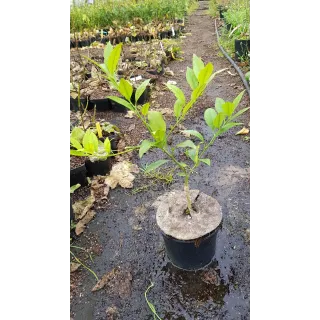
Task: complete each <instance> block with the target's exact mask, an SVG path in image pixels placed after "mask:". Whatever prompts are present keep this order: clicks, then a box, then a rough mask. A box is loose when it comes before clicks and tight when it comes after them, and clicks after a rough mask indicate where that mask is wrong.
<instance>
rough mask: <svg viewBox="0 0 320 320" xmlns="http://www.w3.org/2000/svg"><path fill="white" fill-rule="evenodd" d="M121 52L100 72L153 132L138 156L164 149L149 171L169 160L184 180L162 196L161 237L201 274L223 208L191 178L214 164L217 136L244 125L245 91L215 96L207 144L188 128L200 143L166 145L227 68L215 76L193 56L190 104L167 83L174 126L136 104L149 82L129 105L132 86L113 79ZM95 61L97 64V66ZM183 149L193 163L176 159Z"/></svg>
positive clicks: (183, 264)
mask: <svg viewBox="0 0 320 320" xmlns="http://www.w3.org/2000/svg"><path fill="white" fill-rule="evenodd" d="M120 53H121V44H119V45H117V46H115V47H114V48H113V49H112V52H111V53H110V56H109V59H108V61H107V63H106V64H105V65H104V66H101V69H102V70H103V71H104V72H105V73H106V77H107V79H108V81H109V82H110V83H111V84H112V85H113V86H114V88H116V89H117V90H118V92H119V93H120V94H121V95H122V97H123V98H119V97H114V96H110V97H109V98H110V99H112V100H115V101H117V102H118V103H121V104H122V105H123V106H125V107H126V108H128V109H129V110H131V111H133V112H134V114H135V115H136V116H137V117H138V118H139V119H140V120H141V122H142V123H143V125H144V126H145V128H146V129H147V130H148V131H149V133H150V139H146V140H143V141H142V142H141V144H140V145H139V156H140V158H141V157H142V156H143V155H144V154H145V153H146V152H148V151H149V150H151V149H154V148H155V149H160V150H161V151H162V153H163V155H164V156H165V157H166V158H164V159H159V160H157V161H155V162H153V163H151V164H149V165H148V166H147V168H146V172H150V171H152V170H155V169H157V168H159V167H160V166H162V165H164V164H166V163H168V162H171V164H173V165H174V166H175V168H176V169H177V171H178V175H179V176H182V177H184V190H174V191H172V192H170V193H167V194H165V195H163V196H161V197H160V198H159V199H158V201H157V202H156V203H157V213H156V220H157V224H158V226H159V228H160V230H161V233H162V235H163V239H164V243H165V247H166V252H167V255H168V257H169V259H170V260H171V262H172V263H173V264H174V265H175V266H177V267H178V268H182V269H185V270H197V269H199V268H203V267H205V266H206V265H208V264H209V263H210V262H211V261H212V259H213V257H214V253H215V239H216V234H217V230H218V227H219V225H220V223H221V221H222V212H221V207H220V205H219V203H218V202H217V200H216V199H214V198H213V197H210V196H208V195H206V194H204V193H201V192H199V190H190V188H189V179H190V175H191V174H193V173H194V172H195V170H196V169H197V168H198V167H199V166H200V165H201V164H203V163H204V164H206V165H210V164H211V161H210V159H208V158H205V153H206V151H207V149H208V148H209V147H210V146H212V144H213V143H214V142H215V140H216V139H217V137H218V136H220V135H221V134H223V133H224V132H226V131H227V130H229V129H231V128H232V127H234V126H238V125H242V124H241V123H237V122H235V120H236V118H238V117H239V116H240V115H241V114H242V113H244V112H245V111H246V110H247V109H248V108H245V109H242V110H240V111H238V112H237V113H235V110H236V108H237V106H238V104H239V102H240V100H241V98H242V95H243V93H244V91H243V92H241V93H240V94H239V95H238V96H237V97H236V98H235V99H234V100H233V101H224V100H223V99H221V98H217V99H216V101H215V108H208V109H207V110H205V113H204V119H205V123H206V125H207V126H208V127H209V128H210V129H211V137H210V139H209V140H208V141H206V140H205V139H204V136H203V135H202V134H201V133H200V132H198V131H196V130H192V129H191V130H184V132H185V133H186V134H188V135H191V136H194V137H195V138H197V139H198V140H199V143H197V144H195V143H194V142H193V141H192V140H190V139H188V140H185V141H183V142H181V143H178V144H176V145H175V146H172V145H170V147H169V146H168V143H167V141H168V140H169V138H170V137H171V136H172V135H173V133H174V130H175V129H176V128H177V127H178V126H179V124H181V123H182V122H183V121H184V120H185V119H186V117H187V115H188V112H189V111H190V109H191V108H192V107H193V105H194V104H195V103H196V101H197V99H198V98H199V97H200V96H201V95H202V94H203V93H204V91H205V89H206V87H207V85H208V84H209V83H210V82H211V81H212V80H213V78H214V77H215V76H216V75H217V74H218V73H220V72H222V71H224V70H225V69H224V70H220V71H217V72H215V73H213V65H212V64H211V63H208V64H206V65H204V63H203V61H202V60H201V59H200V58H199V57H197V56H196V55H193V68H192V69H191V68H189V67H188V68H187V72H186V78H187V82H188V84H189V85H190V88H191V90H192V93H191V97H190V100H189V101H187V99H186V97H185V94H184V93H183V91H182V90H181V89H179V88H178V87H176V86H174V85H172V84H169V83H167V87H168V89H169V90H170V91H171V92H172V93H173V94H174V95H175V97H176V102H175V104H174V115H175V118H176V121H175V123H174V125H173V126H171V128H170V129H169V128H168V125H167V124H166V122H165V121H164V119H163V117H162V114H161V113H160V112H158V111H152V110H150V104H149V103H147V104H144V105H143V106H141V107H140V106H139V105H138V103H137V101H138V99H139V97H140V96H141V95H142V93H143V92H144V90H145V88H146V87H147V85H148V83H149V81H148V80H146V81H144V82H143V83H141V84H140V86H139V87H138V88H137V90H136V93H135V102H134V103H133V102H132V101H131V95H132V92H133V86H132V85H131V83H130V82H129V81H127V80H125V79H120V81H119V82H118V81H117V79H116V78H115V70H116V66H117V64H118V60H119V57H120ZM94 63H95V62H94ZM180 148H182V149H183V150H184V153H185V154H186V156H187V157H188V159H189V160H190V161H188V162H183V161H181V159H180V158H179V157H178V156H177V152H176V151H177V149H180Z"/></svg>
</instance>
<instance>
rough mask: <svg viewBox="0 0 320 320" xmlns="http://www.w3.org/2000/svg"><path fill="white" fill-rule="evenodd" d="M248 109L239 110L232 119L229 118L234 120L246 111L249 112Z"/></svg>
mask: <svg viewBox="0 0 320 320" xmlns="http://www.w3.org/2000/svg"><path fill="white" fill-rule="evenodd" d="M249 109H250V107H247V108H243V109H241V110H240V111H239V112H237V113H236V114H234V115H233V116H232V117H230V119H231V120H234V119H236V118H238V117H239V116H241V115H242V114H243V113H245V112H246V111H247V110H249Z"/></svg>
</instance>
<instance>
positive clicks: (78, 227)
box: [75, 210, 96, 236]
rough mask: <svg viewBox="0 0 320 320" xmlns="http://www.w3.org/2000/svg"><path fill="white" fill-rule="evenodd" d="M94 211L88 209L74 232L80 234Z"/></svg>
mask: <svg viewBox="0 0 320 320" xmlns="http://www.w3.org/2000/svg"><path fill="white" fill-rule="evenodd" d="M95 215H96V213H95V212H94V211H93V210H90V211H89V212H88V213H87V214H86V215H85V216H84V217H83V218H82V219H81V220H80V221H79V222H78V223H77V225H76V229H75V233H76V235H77V236H78V235H80V234H81V233H82V232H83V231H84V229H85V228H86V225H87V224H88V223H89V222H90V221H91V220H92V219H93V218H94V216H95Z"/></svg>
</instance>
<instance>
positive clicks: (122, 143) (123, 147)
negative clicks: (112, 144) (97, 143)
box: [118, 139, 126, 152]
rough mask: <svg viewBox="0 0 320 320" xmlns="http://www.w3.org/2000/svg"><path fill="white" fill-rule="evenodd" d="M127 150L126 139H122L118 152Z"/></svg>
mask: <svg viewBox="0 0 320 320" xmlns="http://www.w3.org/2000/svg"><path fill="white" fill-rule="evenodd" d="M125 148H126V143H125V141H124V139H121V140H120V141H119V142H118V152H121V151H123V150H124V149H125Z"/></svg>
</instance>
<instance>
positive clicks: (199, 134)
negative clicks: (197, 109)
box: [181, 130, 204, 142]
mask: <svg viewBox="0 0 320 320" xmlns="http://www.w3.org/2000/svg"><path fill="white" fill-rule="evenodd" d="M181 132H185V133H188V134H190V135H192V136H195V137H197V138H199V139H200V140H201V141H202V142H204V138H203V135H202V134H201V133H200V132H198V131H197V130H182V131H181Z"/></svg>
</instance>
